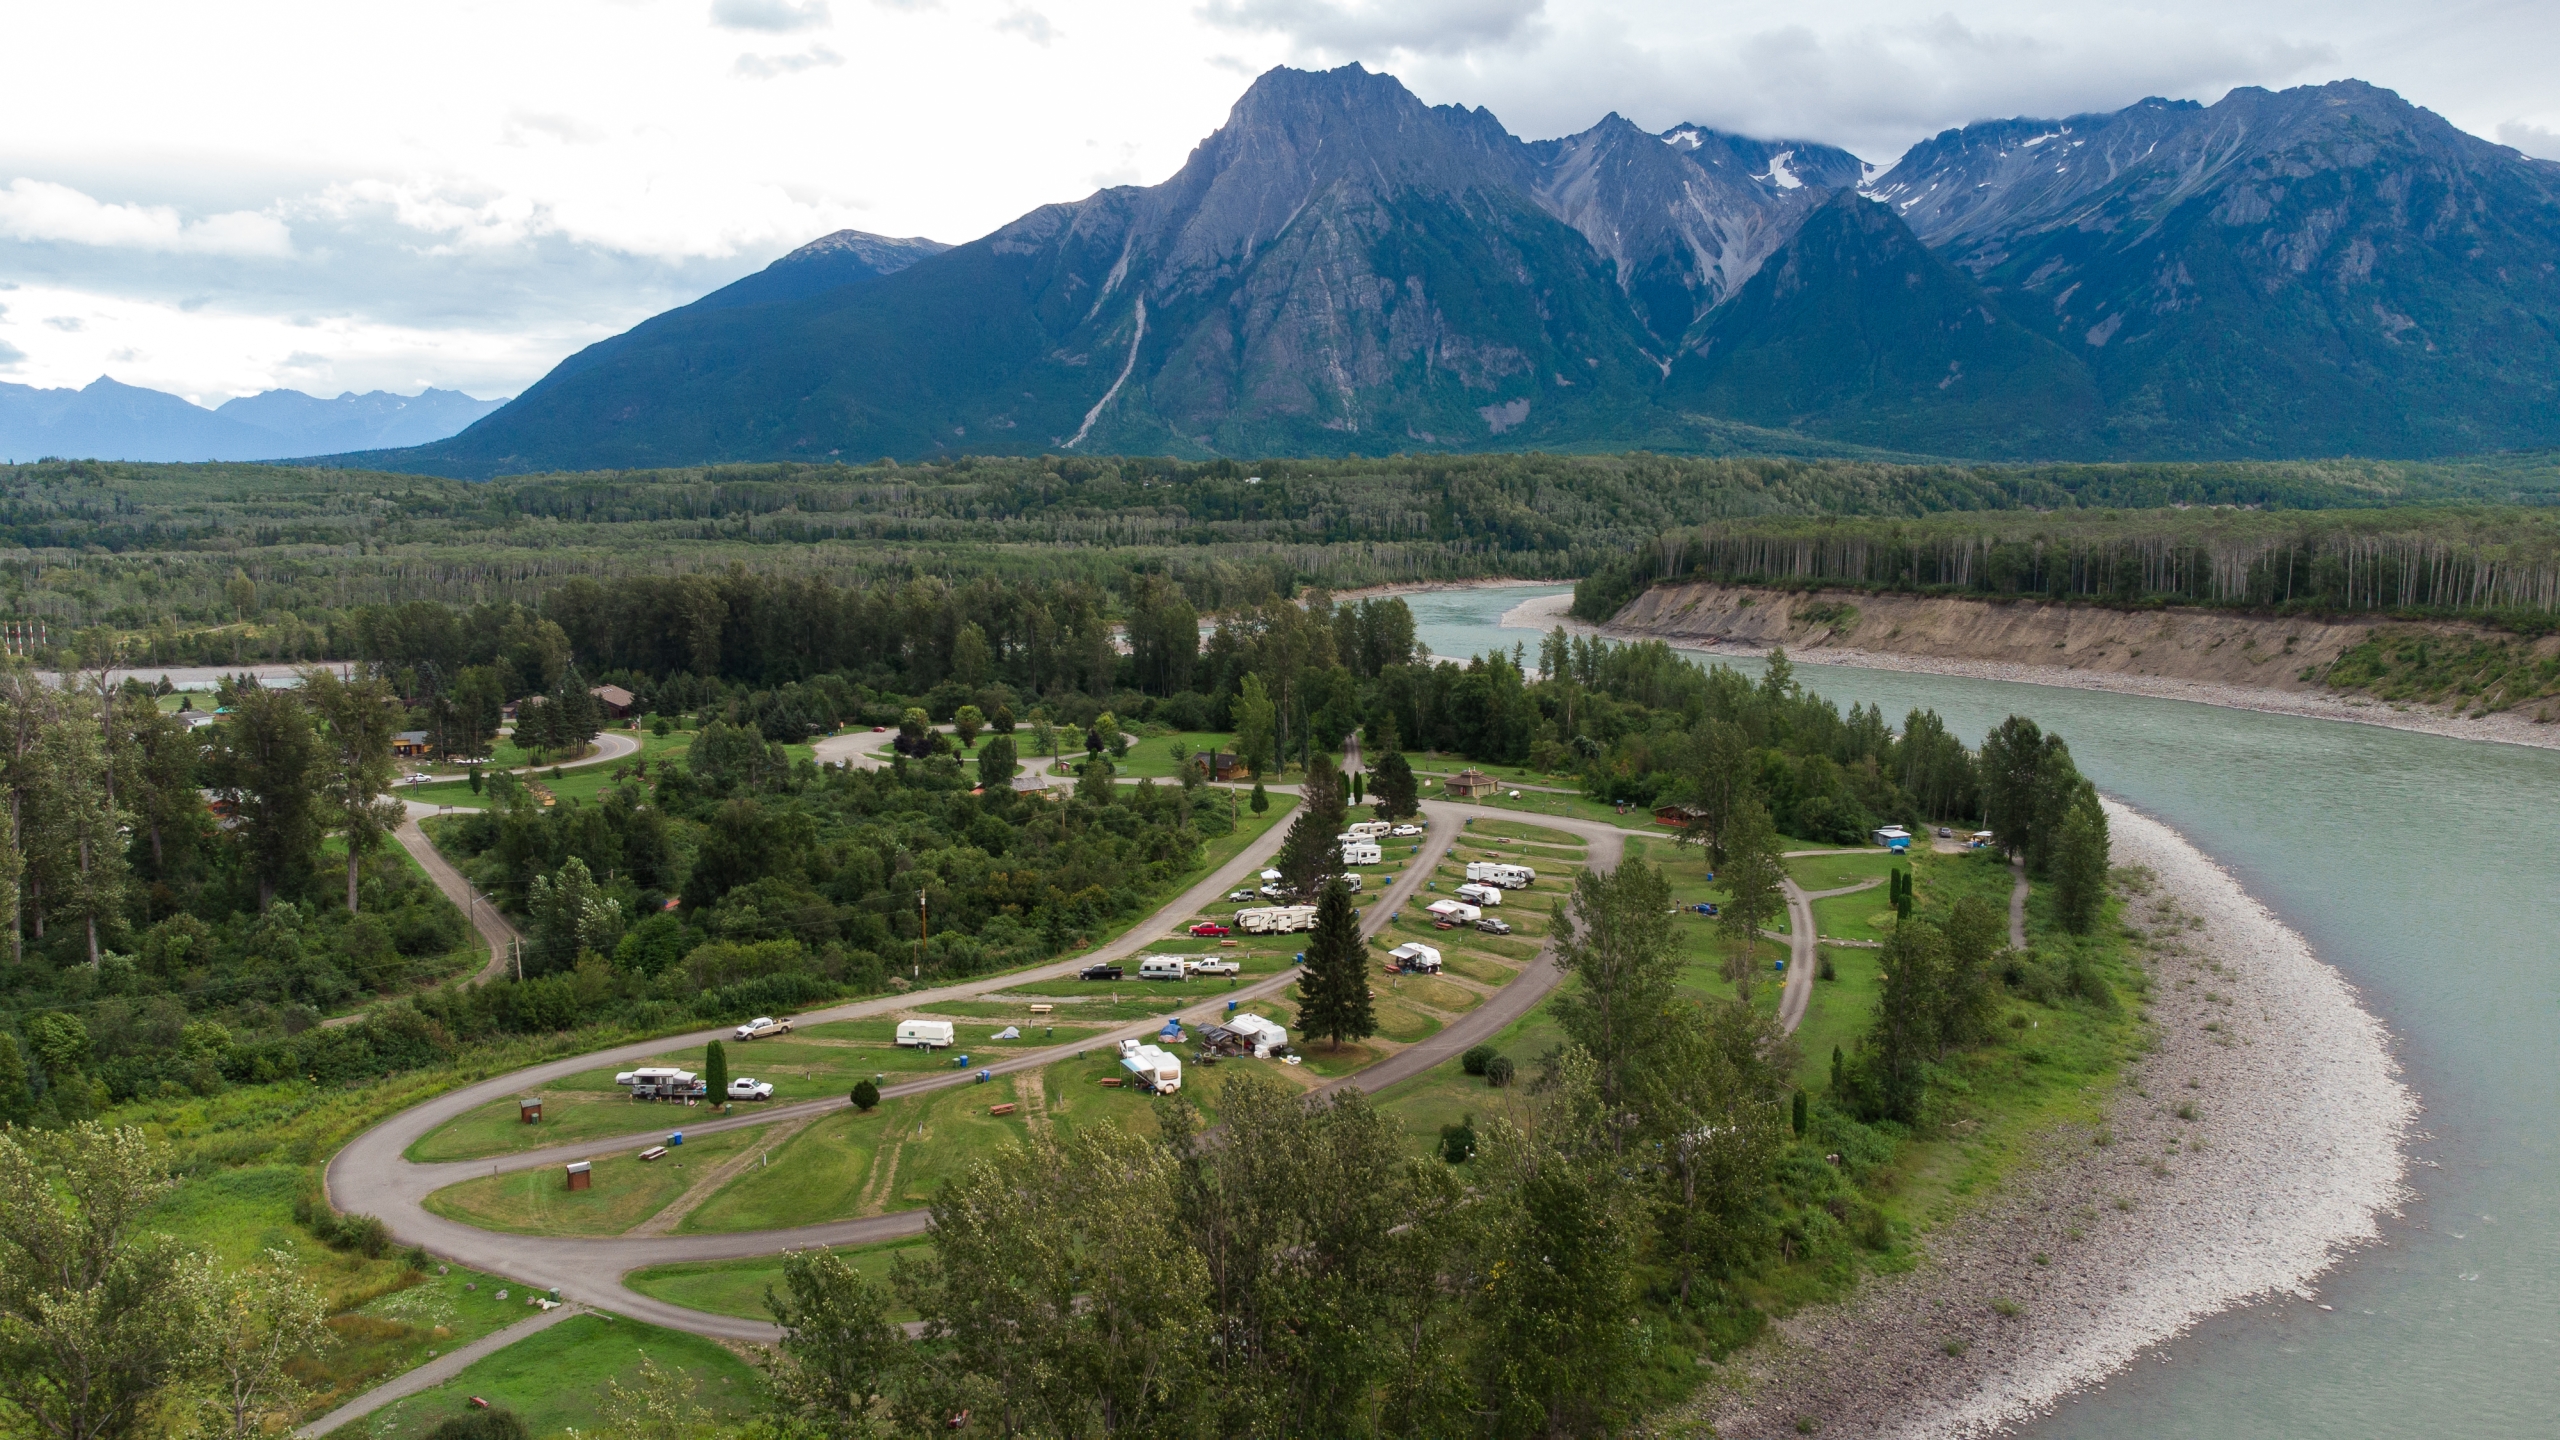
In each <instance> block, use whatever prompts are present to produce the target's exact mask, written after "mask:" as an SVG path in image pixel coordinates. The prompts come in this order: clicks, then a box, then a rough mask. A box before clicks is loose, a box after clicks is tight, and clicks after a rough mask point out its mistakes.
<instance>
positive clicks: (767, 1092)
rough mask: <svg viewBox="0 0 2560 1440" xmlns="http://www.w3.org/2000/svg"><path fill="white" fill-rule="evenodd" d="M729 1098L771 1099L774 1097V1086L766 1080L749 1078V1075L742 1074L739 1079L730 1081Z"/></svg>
mask: <svg viewBox="0 0 2560 1440" xmlns="http://www.w3.org/2000/svg"><path fill="white" fill-rule="evenodd" d="M729 1098H730V1099H732V1100H770V1099H772V1098H773V1086H772V1085H770V1084H768V1083H766V1082H765V1081H762V1080H753V1079H749V1078H748V1077H747V1076H744V1075H741V1076H739V1077H738V1078H737V1079H735V1080H732V1081H730V1082H729Z"/></svg>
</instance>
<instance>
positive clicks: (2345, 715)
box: [1501, 595, 2560, 750]
mask: <svg viewBox="0 0 2560 1440" xmlns="http://www.w3.org/2000/svg"><path fill="white" fill-rule="evenodd" d="M1572 604H1573V597H1572V596H1570V595H1542V596H1538V597H1536V598H1535V599H1531V600H1526V601H1523V602H1522V603H1520V604H1518V605H1514V606H1512V607H1511V608H1510V609H1509V610H1507V611H1504V612H1503V616H1502V621H1501V623H1502V626H1503V628H1505V629H1526V630H1552V629H1554V628H1555V627H1556V626H1558V625H1561V626H1563V627H1564V628H1565V629H1566V630H1567V631H1568V632H1570V633H1572V634H1577V635H1607V636H1609V637H1610V638H1612V639H1617V640H1654V639H1668V640H1670V641H1671V643H1672V644H1674V645H1678V646H1681V647H1682V648H1684V649H1693V650H1698V651H1702V652H1704V653H1706V654H1708V655H1735V656H1753V657H1757V656H1762V655H1766V654H1768V653H1769V647H1767V646H1765V645H1745V644H1737V643H1733V642H1717V641H1712V640H1709V641H1703V642H1702V641H1701V640H1700V639H1699V638H1698V637H1696V636H1686V635H1673V636H1661V635H1655V634H1653V633H1652V632H1650V631H1648V630H1645V629H1643V628H1640V627H1634V626H1623V625H1605V626H1603V625H1592V624H1589V623H1588V622H1585V621H1581V620H1576V619H1574V618H1573V617H1571V616H1569V615H1567V614H1565V610H1566V608H1567V607H1569V606H1571V605H1572ZM1787 658H1788V659H1789V660H1791V661H1793V662H1795V664H1797V665H1798V666H1805V665H1846V666H1849V667H1852V668H1854V669H1860V670H1897V671H1903V672H1906V673H1910V674H1919V675H1959V676H1964V677H1967V678H1969V679H1974V680H2007V681H2010V682H2013V683H2015V684H2020V685H2052V686H2057V687H2060V688H2062V689H2066V690H2111V691H2114V692H2115V693H2117V694H2119V695H2151V696H2156V697H2158V698H2160V699H2163V700H2187V701H2192V702H2194V703H2196V704H2199V705H2219V706H2221V707H2222V708H2224V709H2226V710H2255V711H2257V712H2259V713H2261V714H2266V715H2299V716H2302V717H2303V718H2305V719H2310V720H2344V721H2347V722H2348V723H2350V724H2355V725H2380V726H2383V727H2385V728H2387V729H2392V730H2415V731H2417V732H2419V733H2420V734H2424V735H2444V736H2449V737H2451V738H2453V739H2456V740H2488V741H2493V742H2496V743H2499V744H2505V745H2532V746H2535V747H2537V748H2540V749H2545V750H2560V725H2543V724H2537V723H2535V721H2534V719H2533V717H2532V716H2531V715H2528V714H2524V713H2521V712H2518V711H2513V710H2508V711H2501V712H2499V713H2498V714H2495V715H2481V716H2476V717H2464V716H2459V715H2454V714H2452V713H2449V712H2447V711H2445V710H2441V709H2436V708H2433V707H2430V706H2425V705H2395V704H2392V703H2389V702H2387V701H2382V700H2376V699H2374V698H2372V697H2371V696H2366V695H2354V694H2338V693H2323V692H2317V691H2287V690H2271V689H2265V688H2262V687H2259V686H2254V685H2226V684H2217V683H2214V682H2211V681H2204V680H2180V679H2175V678H2172V677H2169V676H2165V675H2126V674H2119V673H2116V672H2112V671H2101V670H2076V669H2073V668H2071V667H2069V666H2064V665H2018V664H2011V663H2008V662H2006V661H1996V660H1953V659H1948V658H1946V657H1943V656H1936V655H1900V654H1895V653H1894V652H1892V651H1889V650H1853V649H1848V648H1846V647H1839V646H1830V645H1823V646H1816V647H1812V648H1807V649H1797V650H1790V651H1788V652H1787Z"/></svg>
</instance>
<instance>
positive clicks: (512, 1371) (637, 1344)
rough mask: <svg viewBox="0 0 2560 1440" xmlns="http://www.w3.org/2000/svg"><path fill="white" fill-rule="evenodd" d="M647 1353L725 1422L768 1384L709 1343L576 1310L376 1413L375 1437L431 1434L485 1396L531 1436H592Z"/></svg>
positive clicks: (752, 1403) (390, 1439)
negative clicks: (610, 1392)
mask: <svg viewBox="0 0 2560 1440" xmlns="http://www.w3.org/2000/svg"><path fill="white" fill-rule="evenodd" d="M531 1313H532V1312H531V1311H524V1312H522V1313H521V1314H520V1315H519V1316H518V1318H522V1316H523V1315H526V1314H531ZM643 1355H646V1356H648V1357H649V1358H650V1359H651V1360H654V1361H656V1362H657V1364H658V1366H659V1368H660V1369H664V1370H675V1371H681V1372H682V1373H683V1374H684V1375H685V1376H686V1377H687V1378H688V1379H690V1380H691V1381H692V1382H693V1383H694V1384H695V1386H696V1387H697V1389H696V1391H695V1397H694V1398H695V1400H696V1401H697V1402H698V1403H699V1404H701V1405H702V1407H703V1408H704V1409H706V1410H709V1411H710V1412H711V1413H712V1414H713V1416H715V1417H716V1418H718V1419H719V1420H721V1421H724V1422H727V1423H728V1424H731V1425H734V1424H736V1423H738V1422H741V1421H743V1420H745V1419H746V1418H747V1416H748V1415H749V1414H750V1413H751V1412H753V1411H754V1410H755V1408H756V1407H757V1405H758V1403H759V1401H760V1400H761V1398H762V1395H763V1390H764V1382H763V1380H762V1379H761V1378H760V1377H759V1376H758V1375H757V1374H756V1372H755V1370H754V1369H753V1368H752V1367H750V1366H749V1365H748V1364H747V1363H746V1362H745V1361H743V1360H740V1359H739V1358H738V1357H737V1356H735V1355H733V1354H731V1353H730V1352H729V1351H727V1350H725V1349H723V1348H721V1347H720V1346H719V1345H718V1344H716V1343H714V1342H712V1341H709V1340H705V1339H703V1338H701V1337H700V1336H696V1335H685V1334H680V1333H678V1332H676V1331H673V1330H661V1329H658V1328H657V1327H656V1326H653V1325H642V1324H639V1323H637V1322H636V1321H631V1320H621V1319H615V1318H613V1317H610V1316H605V1315H595V1314H589V1315H577V1316H572V1317H570V1318H569V1319H567V1320H563V1321H561V1322H560V1323H559V1324H556V1325H554V1326H552V1327H551V1328H550V1329H548V1330H545V1331H543V1332H541V1333H540V1334H538V1335H532V1336H528V1337H527V1338H525V1339H523V1340H521V1341H518V1342H517V1343H515V1344H513V1345H510V1346H507V1347H506V1348H505V1349H503V1350H500V1351H498V1352H496V1353H495V1354H492V1355H489V1356H486V1357H484V1358H483V1359H481V1360H480V1361H479V1362H478V1363H476V1364H474V1365H472V1366H471V1367H470V1368H468V1369H466V1370H464V1371H463V1372H462V1373H461V1374H459V1375H456V1376H455V1377H453V1379H451V1380H449V1381H447V1382H445V1383H444V1384H442V1385H439V1386H436V1387H435V1388H434V1389H431V1390H424V1391H421V1392H419V1393H418V1394H416V1395H412V1396H409V1397H408V1398H406V1399H403V1400H396V1401H394V1402H392V1403H391V1404H390V1405H387V1406H385V1407H383V1408H382V1409H380V1410H377V1411H375V1412H374V1413H373V1415H372V1416H371V1417H370V1421H371V1423H370V1426H369V1429H370V1433H371V1434H372V1435H373V1436H374V1437H375V1440H395V1437H407V1436H421V1435H424V1434H426V1433H427V1432H428V1431H429V1430H432V1429H434V1428H435V1427H436V1426H437V1425H438V1424H440V1423H442V1422H443V1421H446V1420H449V1419H453V1418H455V1417H457V1416H460V1415H464V1414H468V1413H470V1404H471V1399H472V1397H474V1396H478V1397H481V1398H483V1399H486V1400H487V1401H488V1402H489V1403H490V1404H492V1405H495V1406H500V1407H503V1408H505V1409H508V1410H512V1411H514V1412H515V1413H516V1414H517V1415H519V1416H521V1417H523V1419H524V1422H525V1428H526V1430H527V1431H529V1432H530V1433H532V1434H533V1435H536V1436H551V1435H562V1434H566V1433H567V1432H569V1431H572V1430H575V1431H578V1432H579V1433H581V1434H591V1433H593V1432H594V1431H595V1430H597V1429H598V1428H599V1426H600V1423H601V1420H602V1406H603V1402H604V1399H605V1385H606V1382H608V1381H613V1382H619V1383H620V1384H621V1385H622V1386H623V1387H624V1388H625V1389H631V1388H634V1387H635V1386H636V1384H637V1381H638V1378H639V1374H640V1358H641V1356H643Z"/></svg>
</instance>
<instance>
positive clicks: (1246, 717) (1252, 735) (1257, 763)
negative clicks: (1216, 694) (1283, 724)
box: [1235, 675, 1279, 780]
mask: <svg viewBox="0 0 2560 1440" xmlns="http://www.w3.org/2000/svg"><path fill="white" fill-rule="evenodd" d="M1278 714H1279V709H1278V707H1277V706H1275V705H1273V704H1272V703H1271V696H1270V694H1269V693H1268V692H1267V691H1265V690H1264V689H1263V688H1262V677H1261V676H1259V675H1247V676H1245V677H1244V682H1243V684H1242V686H1241V688H1240V691H1239V693H1238V694H1237V696H1236V703H1235V722H1236V758H1237V759H1238V760H1240V761H1242V762H1244V768H1245V770H1246V772H1247V773H1249V774H1251V775H1252V776H1253V778H1254V779H1256V780H1260V779H1261V778H1262V777H1263V776H1264V775H1266V774H1268V773H1269V772H1270V770H1271V762H1272V761H1273V760H1274V759H1276V758H1278V755H1277V751H1276V749H1275V744H1276V741H1275V735H1276V729H1277V725H1278V718H1277V717H1278Z"/></svg>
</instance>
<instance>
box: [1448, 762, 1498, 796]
mask: <svg viewBox="0 0 2560 1440" xmlns="http://www.w3.org/2000/svg"><path fill="white" fill-rule="evenodd" d="M1501 788H1502V787H1501V784H1500V783H1499V782H1498V781H1496V780H1495V779H1494V778H1493V777H1492V776H1490V775H1487V774H1486V773H1484V772H1483V771H1481V770H1479V769H1477V768H1476V767H1474V766H1473V765H1470V766H1468V767H1467V768H1466V769H1464V770H1461V771H1459V772H1458V773H1457V774H1455V775H1452V776H1450V777H1449V782H1448V789H1449V793H1450V794H1452V795H1455V796H1457V797H1458V798H1459V799H1461V800H1474V799H1478V798H1481V797H1483V796H1486V795H1490V794H1492V793H1493V792H1494V791H1496V790H1499V789H1501Z"/></svg>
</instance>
